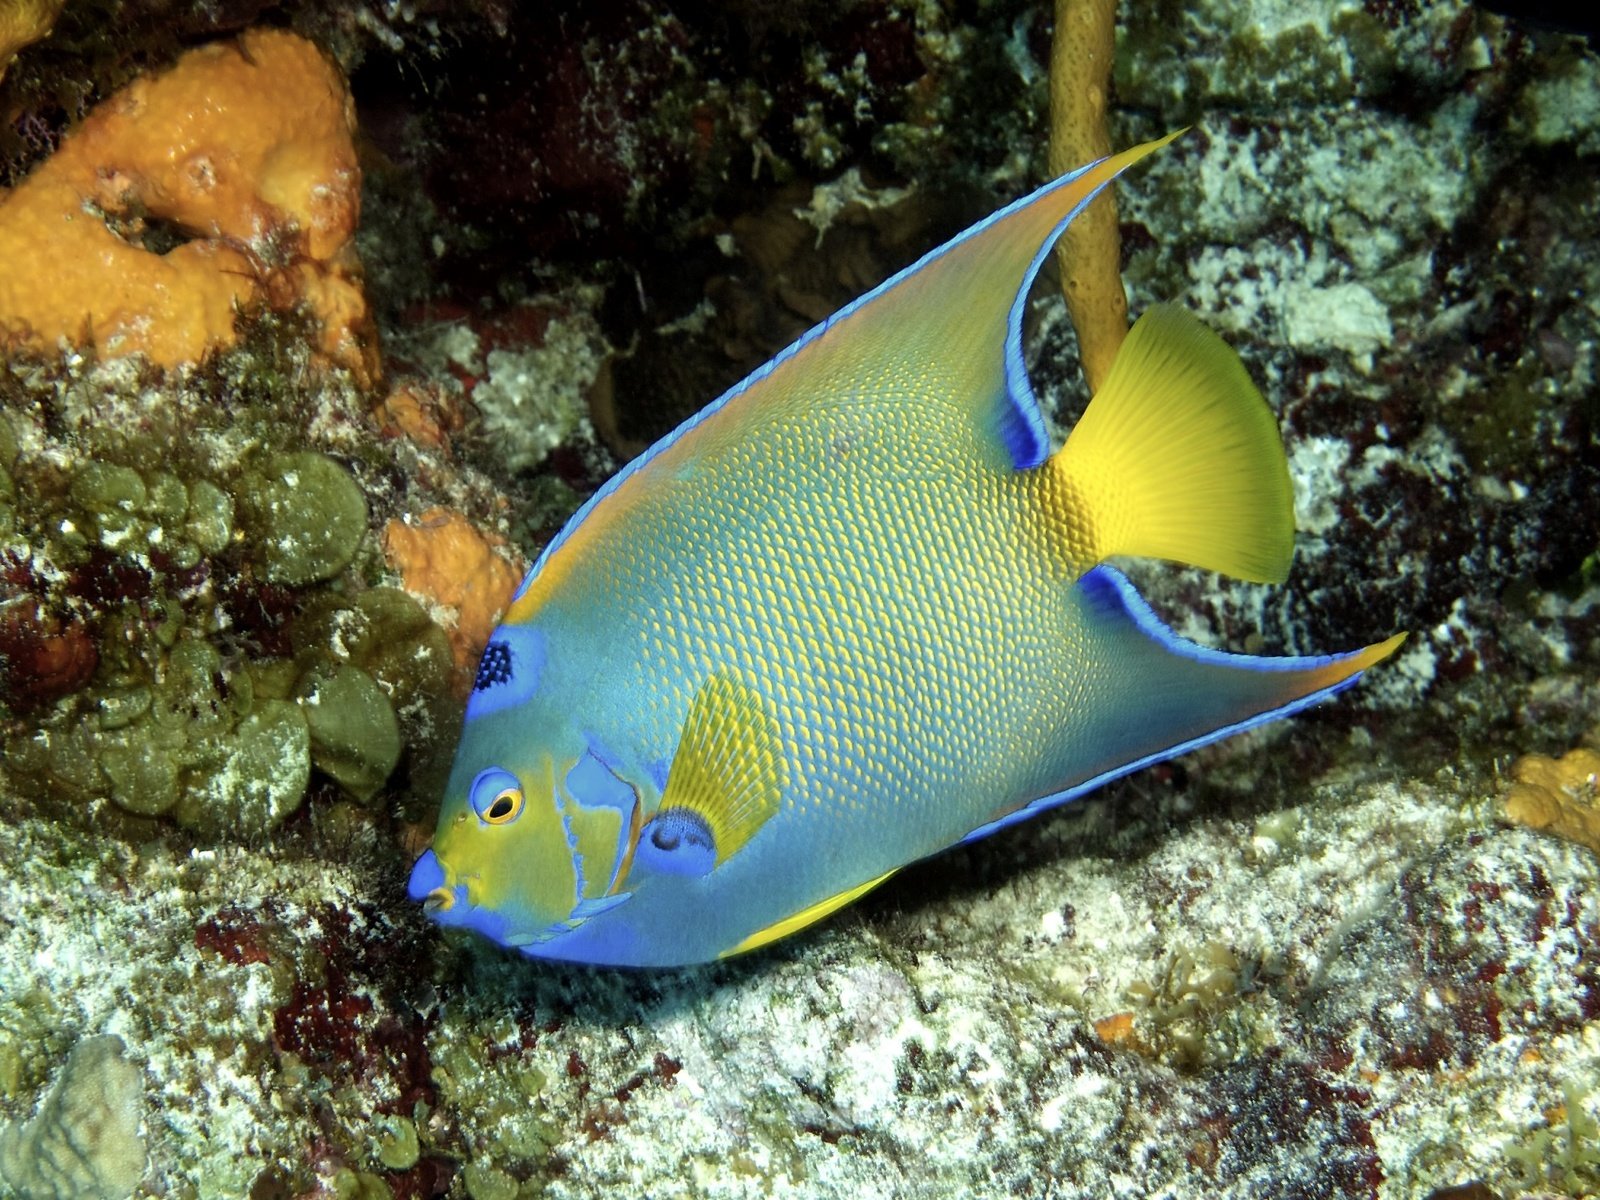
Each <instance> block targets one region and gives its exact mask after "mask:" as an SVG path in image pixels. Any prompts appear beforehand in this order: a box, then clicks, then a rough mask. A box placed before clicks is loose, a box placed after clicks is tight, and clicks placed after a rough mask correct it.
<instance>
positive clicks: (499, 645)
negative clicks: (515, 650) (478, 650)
mask: <svg viewBox="0 0 1600 1200" xmlns="http://www.w3.org/2000/svg"><path fill="white" fill-rule="evenodd" d="M510 681H511V647H510V646H508V645H507V644H506V643H505V642H490V643H489V644H488V645H487V646H485V647H484V648H483V657H482V658H480V659H479V660H478V677H477V678H476V679H475V680H473V681H472V690H473V691H475V692H481V691H484V690H486V689H488V688H492V687H497V686H499V685H500V684H502V683H509V682H510Z"/></svg>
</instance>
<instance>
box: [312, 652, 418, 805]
mask: <svg viewBox="0 0 1600 1200" xmlns="http://www.w3.org/2000/svg"><path fill="white" fill-rule="evenodd" d="M295 700H296V701H297V702H298V703H299V705H300V711H301V713H302V714H303V715H304V717H305V721H306V725H307V727H308V729H309V732H310V738H311V760H312V762H313V763H314V764H315V765H316V767H317V769H318V770H320V771H322V772H323V773H324V774H326V775H328V776H330V777H331V778H332V779H333V780H334V781H335V782H336V783H338V784H339V786H341V787H342V788H344V789H345V791H347V792H349V793H350V794H351V795H352V796H354V797H355V798H356V799H357V800H368V799H370V798H371V797H372V795H373V794H374V793H375V792H376V791H377V790H378V789H379V788H380V787H382V786H383V784H384V782H385V781H386V780H387V779H388V778H389V773H390V772H391V771H393V770H394V768H395V765H396V764H397V763H398V762H399V761H400V750H401V744H400V723H399V722H398V721H397V720H396V719H395V715H394V707H393V706H392V705H391V704H390V703H389V697H388V696H387V695H385V694H384V691H383V689H382V688H381V687H380V686H379V685H378V681H377V680H375V679H374V678H373V677H372V676H371V675H369V674H367V673H366V672H365V671H363V670H362V669H361V668H360V667H354V666H349V665H344V666H331V667H329V666H318V667H314V668H313V669H311V670H309V671H307V672H306V673H305V674H304V675H302V676H301V677H300V681H299V683H298V684H297V685H296V688H295Z"/></svg>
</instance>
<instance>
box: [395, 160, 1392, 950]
mask: <svg viewBox="0 0 1600 1200" xmlns="http://www.w3.org/2000/svg"><path fill="white" fill-rule="evenodd" d="M1165 140H1166V139H1164V140H1163V141H1162V142H1153V143H1149V144H1146V145H1143V146H1138V147H1135V148H1134V149H1132V150H1128V151H1126V152H1124V153H1122V154H1119V155H1115V156H1113V157H1111V158H1107V159H1104V160H1101V161H1099V162H1095V163H1091V164H1090V165H1089V166H1086V167H1084V168H1082V169H1080V170H1078V171H1076V172H1074V173H1072V174H1071V175H1068V176H1066V177H1064V178H1061V179H1058V180H1056V181H1055V182H1054V183H1051V184H1048V185H1047V186H1045V187H1043V188H1041V189H1040V190H1038V191H1037V192H1035V193H1033V194H1032V195H1031V196H1028V197H1026V198H1024V199H1022V200H1019V201H1017V202H1016V203H1014V204H1012V205H1011V206H1009V207H1008V208H1005V209H1002V210H1001V211H1000V212H997V213H995V214H994V215H993V216H991V217H989V218H988V219H987V220H984V221H982V222H980V223H979V224H977V225H975V226H973V227H972V228H971V229H969V230H967V231H966V232H965V233H962V234H961V235H959V236H958V237H956V238H955V239H954V240H952V241H950V242H949V243H947V244H946V245H944V246H941V247H940V248H938V249H936V250H934V251H932V252H931V253H929V254H927V255H926V256H925V257H923V258H922V259H921V260H920V261H918V262H917V263H915V264H913V265H912V266H910V267H908V268H906V269H905V270H903V271H901V272H900V273H899V274H898V275H896V276H894V277H893V278H892V279H890V280H888V281H887V282H886V283H884V284H883V285H882V286H880V287H878V288H876V289H874V290H873V291H871V292H869V293H868V294H867V295H865V296H863V297H861V298H860V299H859V300H857V301H855V302H854V303H852V304H850V305H849V306H847V307H846V308H844V309H842V310H841V311H840V312H838V313H837V314H835V315H834V316H833V317H831V318H829V319H828V320H827V321H825V322H823V323H822V324H821V325H819V326H818V327H817V328H815V329H813V330H812V331H811V332H809V333H808V334H806V335H805V336H804V337H802V338H801V339H800V340H799V341H797V342H796V343H795V344H794V345H792V346H790V347H789V348H788V349H787V350H785V351H783V352H782V353H781V354H779V355H778V356H777V357H776V358H774V359H773V360H772V361H771V362H769V363H767V364H766V365H765V366H763V367H761V368H760V369H759V370H757V371H756V372H755V373H754V374H753V375H751V376H750V377H749V378H748V379H746V380H745V381H744V382H743V383H741V384H739V385H738V386H737V387H735V388H733V389H732V390H731V391H729V392H728V393H727V394H725V395H724V396H722V397H721V398H720V399H718V400H717V401H716V402H715V403H713V404H711V405H710V406H709V407H708V408H706V409H704V410H703V411H702V412H700V413H699V414H698V415H696V416H695V417H693V418H691V419H690V420H688V421H686V422H685V423H684V424H683V425H682V426H680V427H679V428H678V429H677V430H676V431H674V432H673V433H671V434H669V435H668V436H667V437H665V438H663V439H662V440H661V441H660V442H658V443H657V444H656V445H655V446H654V447H652V448H651V449H650V450H649V451H648V452H647V453H646V454H644V455H643V456H642V457H640V458H639V459H637V460H636V461H634V462H633V463H631V464H629V466H628V467H627V468H626V469H625V470H623V471H622V472H620V473H619V474H618V475H616V476H615V477H614V478H613V479H611V480H610V481H609V482H608V483H607V484H606V485H605V487H603V488H602V489H601V490H600V491H599V492H598V493H597V494H596V495H595V496H594V497H593V498H592V499H590V500H589V502H588V503H587V504H585V505H584V506H583V508H582V509H581V510H580V511H579V512H578V513H577V514H576V515H575V516H574V517H573V518H572V520H571V521H569V522H568V523H567V525H566V527H565V529H563V530H562V532H561V534H560V535H559V536H558V537H557V538H556V539H555V540H554V541H553V542H551V543H550V544H549V545H548V546H547V547H546V548H545V550H544V552H543V554H542V555H541V556H540V557H539V559H538V561H537V562H535V563H534V565H533V568H532V569H531V570H530V571H529V572H528V575H527V578H526V579H524V580H523V582H522V584H521V586H520V588H519V589H518V590H517V592H516V594H515V596H514V597H513V599H512V601H511V605H510V608H509V609H508V610H507V612H506V614H505V620H504V624H502V625H501V626H500V627H499V628H498V629H497V630H496V631H495V633H494V635H493V637H492V638H491V640H490V642H489V644H488V648H487V649H486V650H485V652H484V655H483V660H482V663H481V666H480V668H479V671H478V675H477V679H476V683H475V686H474V690H473V693H472V696H471V700H470V702H469V704H468V707H467V713H466V722H465V728H464V730H463V733H462V737H461V743H460V748H459V749H458V751H457V754H456V759H455V765H454V769H453V773H452V775H451V778H450V782H449V785H448V789H447V791H446V794H445V797H444V801H443V808H442V810H441V812H440V815H439V824H438V830H437V832H436V834H435V836H434V840H433V846H432V849H430V850H428V851H427V852H425V853H424V854H423V855H422V857H421V858H420V859H419V860H418V862H417V864H416V867H415V869H414V870H413V872H412V876H411V885H410V894H411V895H412V897H414V898H415V899H418V900H421V901H423V902H424V905H425V908H426V911H427V912H428V913H429V914H430V915H431V916H432V917H433V919H434V920H436V921H438V922H439V923H441V924H443V925H448V926H464V927H467V928H470V929H474V930H477V931H478V932H479V933H482V934H484V935H487V936H488V937H490V938H492V939H494V940H495V941H497V942H500V943H502V944H504V945H506V946H514V947H516V948H518V949H520V950H522V951H523V952H524V953H526V954H529V955H532V956H535V957H538V958H550V959H563V960H571V961H578V962H587V963H605V964H617V965H630V966H661V965H671V964H680V963H694V962H701V961H705V960H710V959H716V958H719V957H723V956H726V955H730V954H738V953H740V952H742V951H746V950H751V949H753V948H755V947H758V946H763V945H766V944H767V943H769V942H772V941H773V940H775V939H777V938H780V937H783V936H785V935H787V934H790V933H793V932H794V931H795V930H798V929H801V928H803V927H804V926H806V925H809V924H811V923H812V922H813V921H816V920H818V919H819V918H821V917H823V916H826V915H827V914H828V913H830V912H832V911H834V910H835V909H837V908H839V907H840V906H841V905H844V904H847V903H849V902H850V901H851V900H854V899H855V898H856V897H858V896H860V895H861V894H862V893H864V892H866V891H867V890H868V889H869V888H872V887H874V886H876V885H877V884H880V883H882V882H883V881H884V880H885V879H887V878H888V877H889V876H890V875H892V874H893V873H894V872H895V871H896V870H897V869H899V868H900V867H902V866H904V865H905V864H907V863H910V862H913V861H915V860H917V859H921V858H925V857H927V856H928V855H931V854H936V853H937V852H939V851H940V850H943V849H945V848H946V847H948V846H952V845H955V844H958V843H961V842H970V841H972V840H973V839H975V838H980V837H984V836H986V835H987V834H990V833H993V832H994V831H995V830H997V829H1001V828H1003V827H1005V826H1007V825H1010V824H1012V823H1013V822H1017V821H1021V820H1023V819H1024V818H1027V817H1029V816H1032V815H1033V814H1035V813H1039V812H1043V811H1045V810H1047V809H1049V808H1052V807H1054V806H1056V805H1059V804H1063V803H1065V802H1066V801H1068V800H1071V799H1073V798H1074V797H1077V796H1081V795H1082V794H1084V793H1085V792H1087V791H1089V790H1090V789H1092V788H1096V787H1098V786H1100V785H1101V784H1102V783H1104V782H1106V781H1107V780H1109V779H1113V778H1115V777H1117V776H1119V775H1123V774H1125V773H1127V772H1129V771H1133V770H1136V769H1138V768H1140V767H1142V766H1145V765H1146V764H1148V763H1152V762H1155V761H1157V760H1159V759H1164V758H1169V757H1171V756H1172V755H1175V754H1181V753H1183V752H1184V751H1187V750H1189V749H1192V748H1193V747H1196V746H1200V745H1204V744H1205V743H1207V742H1211V741H1214V740H1216V739H1218V738H1221V737H1225V736H1227V735H1228V734H1230V733H1233V732H1235V731H1238V730H1241V729H1246V728H1249V727H1251V726H1253V725H1258V724H1260V723H1262V722H1264V721H1270V720H1272V719H1274V718H1276V717H1281V716H1285V715H1287V714H1289V713H1293V712H1295V711H1297V710H1299V709H1302V708H1304V707H1306V706H1307V705H1310V704H1314V703H1316V702H1317V701H1319V700H1321V699H1323V698H1324V697H1326V696H1329V695H1331V694H1332V693H1334V692H1336V691H1338V690H1339V689H1341V688H1343V687H1345V686H1347V685H1349V684H1350V683H1352V682H1353V681H1354V680H1355V679H1356V678H1357V677H1358V676H1359V675H1360V674H1361V672H1362V671H1364V670H1365V669H1366V668H1367V667H1369V666H1371V665H1372V664H1373V663H1376V662H1377V661H1379V660H1380V659H1382V658H1384V657H1385V656H1386V655H1388V654H1389V653H1390V652H1391V651H1393V650H1394V648H1395V647H1396V646H1397V645H1398V644H1399V642H1400V636H1397V637H1394V638H1390V639H1389V640H1388V641H1385V642H1381V643H1379V644H1377V645H1373V646H1369V647H1367V648H1366V649H1363V650H1357V651H1355V652H1353V653H1347V654H1340V655H1333V656H1327V657H1307V658H1256V657H1248V656H1244V655H1236V654H1227V653H1222V652H1219V651H1216V650H1210V649H1205V648H1202V647H1200V646H1197V645H1194V644H1192V643H1190V642H1187V641H1183V640H1181V639H1179V638H1178V637H1176V636H1175V635H1174V634H1173V633H1172V632H1171V631H1169V630H1168V629H1167V628H1166V627H1165V626H1163V625H1162V624H1161V622H1160V621H1159V620H1158V619H1157V618H1156V616H1155V615H1154V613H1152V611H1151V610H1150V608H1149V607H1148V605H1146V604H1145V603H1144V601H1143V600H1141V599H1140V597H1139V596H1138V595H1137V593H1136V592H1135V591H1134V589H1133V587H1132V586H1131V585H1130V584H1129V582H1128V581H1127V579H1126V578H1124V577H1123V576H1122V575H1121V574H1120V573H1119V572H1118V571H1116V570H1115V569H1114V568H1113V567H1110V566H1107V565H1105V560H1106V559H1107V558H1109V557H1112V556H1116V555H1137V556H1149V557H1156V558H1165V559H1172V560H1176V561H1178V562H1184V563H1190V564H1195V565H1198V566H1201V567H1204V568H1208V569H1210V570H1214V571H1220V572H1224V573H1226V574H1228V575H1232V576H1235V577H1237V578H1240V579H1246V580H1255V581H1273V582H1276V581H1281V580H1283V579H1284V578H1285V576H1286V575H1287V572H1288V569H1289V560H1290V555H1291V552H1292V547H1293V537H1294V517H1293V511H1292V504H1291V491H1290V483H1289V474H1288V467H1287V463H1286V461H1285V458H1284V453H1283V447H1282V443H1281V441H1280V439H1279V436H1278V432H1277V427H1276V424H1275V422H1274V420H1273V416H1272V413H1271V411H1270V409H1269V408H1268V407H1267V405H1266V403H1265V401H1264V400H1263V399H1262V398H1261V396H1260V394H1259V393H1258V392H1257V391H1256V389H1255V388H1254V386H1253V385H1252V384H1251V382H1250V379H1249V377H1248V375H1247V374H1246V372H1245V369H1244V367H1243V365H1242V364H1241V363H1240V361H1239V359H1238V357H1237V356H1236V355H1235V354H1234V352H1233V351H1232V350H1231V349H1229V348H1228V347H1227V346H1226V345H1225V344H1224V343H1223V342H1222V341H1221V340H1220V339H1219V338H1218V337H1216V336H1215V335H1214V334H1212V333H1211V332H1210V331H1209V330H1207V329H1206V328H1205V327H1204V326H1202V325H1201V324H1200V323H1199V322H1198V321H1197V320H1195V319H1194V318H1193V317H1191V316H1189V315H1187V314H1186V313H1184V312H1183V311H1181V310H1179V309H1176V308H1173V307H1168V306H1157V307H1154V308H1152V309H1150V310H1149V311H1147V312H1146V313H1145V314H1144V315H1143V316H1142V317H1141V318H1140V319H1139V321H1138V322H1137V323H1136V324H1135V325H1134V327H1133V329H1132V330H1131V331H1130V332H1129V334H1128V337H1127V339H1126V341H1125V343H1124V345H1123V347H1122V349H1121V351H1120V352H1119V354H1118V357H1117V359H1116V361H1115V363H1114V365H1113V368H1112V370H1111V373H1110V374H1109V376H1108V377H1107V379H1106V381H1105V383H1104V386H1103V387H1102V388H1101V390H1100V391H1099V392H1098V394H1096V395H1095V397H1094V398H1093V400H1092V401H1091V402H1090V404H1089V406H1088V408H1087V410H1086V411H1085V412H1084V415H1083V417H1082V419H1081V420H1079V421H1078V423H1077V425H1076V426H1075V427H1074V428H1073V429H1072V431H1071V433H1070V435H1069V436H1068V437H1067V439H1066V441H1065V444H1064V445H1062V446H1061V447H1060V448H1059V449H1052V446H1051V442H1050V438H1049V435H1048V433H1047V430H1046V427H1045V422H1044V419H1043V417H1042V415H1041V413H1040V410H1039V407H1038V404H1037V402H1036V400H1035V397H1034V394H1033V390H1032V388H1031V386H1030V384H1029V381H1028V378H1027V373H1026V370H1025V368H1024V366H1023V355H1022V340H1021V329H1020V327H1021V323H1022V314H1023V308H1024V304H1025V301H1026V296H1027V292H1028V287H1029V284H1030V283H1031V282H1032V280H1033V277H1034V275H1035V273H1036V272H1037V271H1038V269H1039V265H1040V263H1041V261H1042V260H1043V258H1044V256H1045V254H1046V253H1047V251H1048V248H1049V247H1050V245H1051V244H1052V242H1053V241H1054V240H1055V238H1056V236H1057V235H1058V234H1059V233H1060V232H1061V230H1062V229H1063V228H1064V227H1065V226H1066V225H1067V223H1068V222H1070V221H1071V220H1072V219H1073V217H1074V216H1075V215H1076V214H1077V213H1079V212H1081V211H1082V210H1083V207H1084V205H1085V204H1087V203H1088V202H1089V200H1090V199H1092V198H1093V197H1094V196H1095V195H1096V193H1098V192H1099V190H1100V189H1101V188H1103V187H1105V186H1106V185H1107V184H1108V183H1109V182H1110V181H1111V180H1112V179H1113V178H1115V177H1116V175H1117V174H1118V173H1120V172H1121V171H1122V170H1123V169H1125V168H1126V167H1128V166H1129V165H1131V164H1132V163H1134V162H1137V161H1138V160H1139V159H1141V158H1143V157H1144V156H1145V155H1146V154H1148V153H1150V152H1151V151H1152V150H1154V149H1156V148H1157V147H1159V146H1160V145H1163V144H1164V142H1165ZM1401 636H1403V635H1401Z"/></svg>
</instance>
